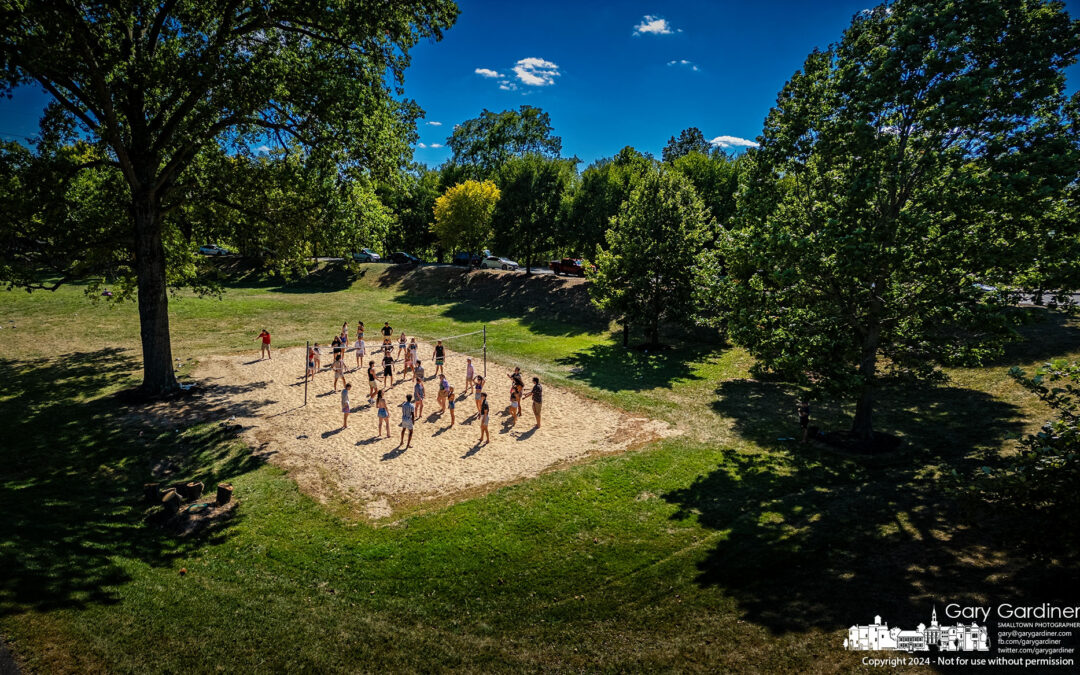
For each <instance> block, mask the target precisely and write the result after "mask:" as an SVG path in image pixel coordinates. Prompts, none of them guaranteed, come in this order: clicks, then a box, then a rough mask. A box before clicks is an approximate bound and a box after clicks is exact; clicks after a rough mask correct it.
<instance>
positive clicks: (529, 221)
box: [494, 154, 577, 271]
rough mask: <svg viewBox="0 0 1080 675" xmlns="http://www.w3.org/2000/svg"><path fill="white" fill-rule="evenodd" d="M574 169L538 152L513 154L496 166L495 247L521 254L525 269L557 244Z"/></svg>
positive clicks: (504, 252) (566, 161)
mask: <svg viewBox="0 0 1080 675" xmlns="http://www.w3.org/2000/svg"><path fill="white" fill-rule="evenodd" d="M576 178H577V172H576V171H575V170H574V162H572V161H570V160H564V159H552V158H548V157H545V156H543V155H538V154H528V155H525V156H523V157H513V158H511V159H509V160H507V161H506V163H504V164H503V165H502V167H501V168H500V169H499V172H498V176H497V181H498V184H499V191H500V197H499V204H498V206H497V207H496V209H495V217H494V222H495V240H494V245H495V248H496V250H498V251H499V252H500V253H503V254H505V255H509V256H512V257H515V258H520V259H521V262H522V263H524V264H525V266H526V271H528V270H529V269H530V268H531V267H532V266H533V265H534V264H535V263H536V262H537V260H538V259H539V256H542V255H545V254H547V253H549V252H550V251H552V250H553V249H554V248H555V247H556V245H557V241H558V240H557V235H558V234H559V232H560V229H561V228H560V226H561V225H562V223H563V221H564V220H565V218H566V212H567V211H568V205H569V195H570V190H571V189H572V187H573V185H574V182H575V180H576Z"/></svg>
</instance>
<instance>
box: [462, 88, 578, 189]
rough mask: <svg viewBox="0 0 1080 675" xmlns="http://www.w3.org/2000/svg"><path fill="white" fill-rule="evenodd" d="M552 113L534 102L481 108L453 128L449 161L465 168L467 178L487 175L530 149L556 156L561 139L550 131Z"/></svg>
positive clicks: (529, 151)
mask: <svg viewBox="0 0 1080 675" xmlns="http://www.w3.org/2000/svg"><path fill="white" fill-rule="evenodd" d="M551 132H552V128H551V117H550V116H549V115H548V114H547V113H546V112H544V111H543V110H541V109H540V108H537V107H535V106H531V105H523V106H521V107H520V108H518V109H517V110H504V111H502V112H499V113H496V112H491V111H490V110H484V111H483V112H481V113H480V116H479V117H475V118H473V119H470V120H465V121H464V122H462V123H461V124H459V125H457V127H455V128H454V132H453V134H451V135H450V137H449V138H448V139H446V145H447V146H448V147H449V148H450V149H451V150H452V151H453V152H454V154H453V157H452V160H451V161H452V162H453V163H454V164H457V165H459V166H461V167H463V168H467V169H468V176H467V177H469V178H488V177H490V176H491V175H492V174H493V173H494V172H495V171H496V170H498V168H499V167H500V166H501V165H502V164H503V163H504V162H506V160H508V159H510V158H511V157H514V156H519V157H520V156H524V155H527V154H530V153H534V154H540V155H545V156H548V157H558V156H559V152H560V151H561V150H562V139H561V138H559V137H558V136H553V135H552V134H551Z"/></svg>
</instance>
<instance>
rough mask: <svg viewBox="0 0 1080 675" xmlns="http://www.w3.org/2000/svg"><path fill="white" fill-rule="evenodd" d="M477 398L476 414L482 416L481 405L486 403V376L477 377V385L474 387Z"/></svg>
mask: <svg viewBox="0 0 1080 675" xmlns="http://www.w3.org/2000/svg"><path fill="white" fill-rule="evenodd" d="M473 392H474V393H475V398H476V414H477V415H479V414H480V404H481V403H483V402H484V376H483V375H477V376H476V385H475V386H474V387H473Z"/></svg>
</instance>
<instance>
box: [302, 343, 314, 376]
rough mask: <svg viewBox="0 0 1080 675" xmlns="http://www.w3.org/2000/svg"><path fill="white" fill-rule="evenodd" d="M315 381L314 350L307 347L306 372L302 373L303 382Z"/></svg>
mask: <svg viewBox="0 0 1080 675" xmlns="http://www.w3.org/2000/svg"><path fill="white" fill-rule="evenodd" d="M314 379H315V350H314V349H312V348H311V347H308V350H307V370H306V371H304V382H307V381H309V380H314Z"/></svg>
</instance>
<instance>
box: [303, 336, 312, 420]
mask: <svg viewBox="0 0 1080 675" xmlns="http://www.w3.org/2000/svg"><path fill="white" fill-rule="evenodd" d="M310 353H311V340H308V341H307V342H305V343H304V405H307V381H308V354H310Z"/></svg>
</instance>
